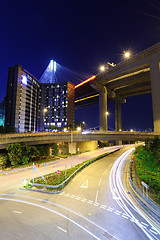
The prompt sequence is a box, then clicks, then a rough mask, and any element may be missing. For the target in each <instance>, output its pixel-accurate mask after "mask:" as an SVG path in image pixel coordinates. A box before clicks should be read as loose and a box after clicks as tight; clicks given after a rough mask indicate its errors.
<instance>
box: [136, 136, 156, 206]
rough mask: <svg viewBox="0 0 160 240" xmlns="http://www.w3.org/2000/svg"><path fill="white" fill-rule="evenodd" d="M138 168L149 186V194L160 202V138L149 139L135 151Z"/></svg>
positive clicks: (142, 179) (139, 175)
mask: <svg viewBox="0 0 160 240" xmlns="http://www.w3.org/2000/svg"><path fill="white" fill-rule="evenodd" d="M134 157H135V161H136V170H137V174H138V177H139V180H140V181H144V182H145V183H146V184H147V185H148V186H149V195H150V197H151V198H152V199H153V200H155V201H156V202H157V203H158V204H160V139H159V138H158V137H155V138H154V139H153V140H147V141H146V142H145V145H144V146H139V147H137V148H136V150H135V152H134Z"/></svg>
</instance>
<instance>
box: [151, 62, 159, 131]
mask: <svg viewBox="0 0 160 240" xmlns="http://www.w3.org/2000/svg"><path fill="white" fill-rule="evenodd" d="M150 76H151V88H152V106H153V121H154V132H157V133H160V64H159V60H158V59H156V60H155V61H153V62H152V63H150Z"/></svg>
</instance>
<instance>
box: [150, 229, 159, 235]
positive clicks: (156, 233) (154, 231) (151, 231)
mask: <svg viewBox="0 0 160 240" xmlns="http://www.w3.org/2000/svg"><path fill="white" fill-rule="evenodd" d="M149 231H150V232H152V233H154V234H156V235H158V233H157V232H155V231H153V230H152V229H149Z"/></svg>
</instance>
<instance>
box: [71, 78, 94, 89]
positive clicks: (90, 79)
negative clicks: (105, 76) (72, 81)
mask: <svg viewBox="0 0 160 240" xmlns="http://www.w3.org/2000/svg"><path fill="white" fill-rule="evenodd" d="M95 78H96V76H95V75H93V76H92V77H90V78H88V79H87V80H85V81H83V82H81V83H79V84H78V85H76V86H75V88H78V87H80V86H82V85H83V84H85V83H87V82H89V81H92V80H93V79H95Z"/></svg>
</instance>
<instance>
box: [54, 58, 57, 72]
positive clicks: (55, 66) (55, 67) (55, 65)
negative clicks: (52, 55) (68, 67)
mask: <svg viewBox="0 0 160 240" xmlns="http://www.w3.org/2000/svg"><path fill="white" fill-rule="evenodd" d="M56 70H57V64H56V62H55V61H54V72H56Z"/></svg>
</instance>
